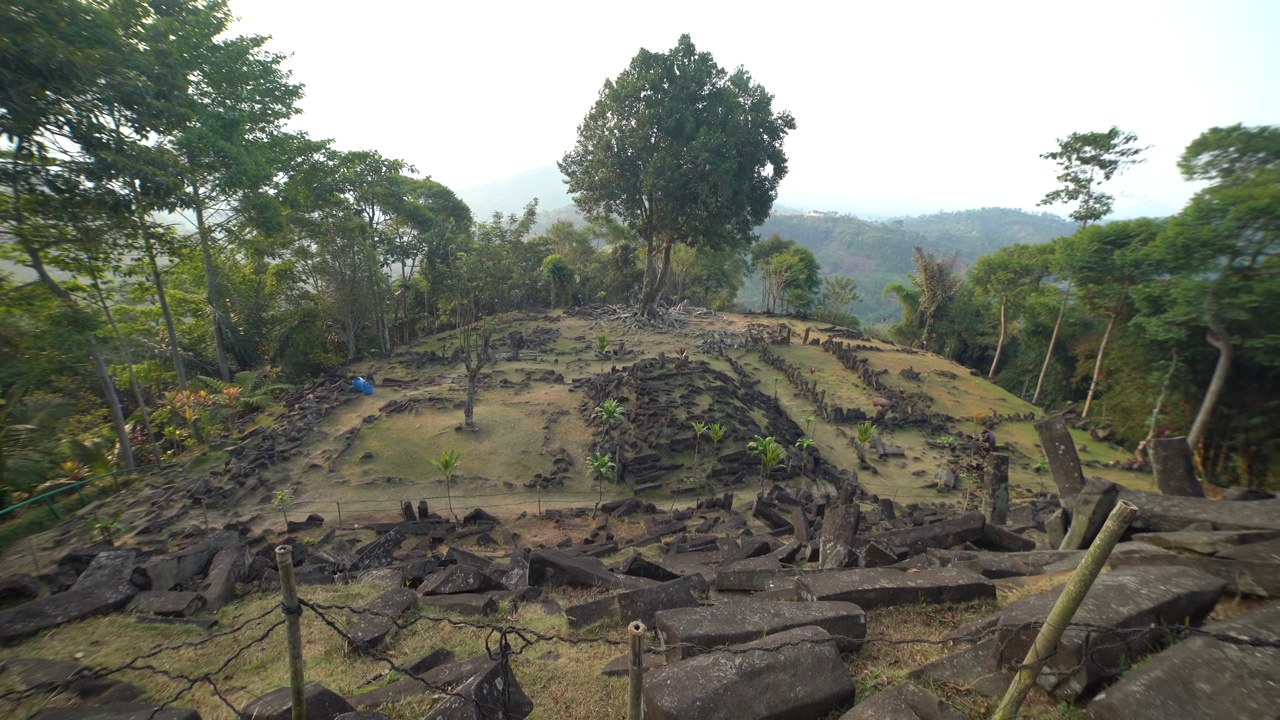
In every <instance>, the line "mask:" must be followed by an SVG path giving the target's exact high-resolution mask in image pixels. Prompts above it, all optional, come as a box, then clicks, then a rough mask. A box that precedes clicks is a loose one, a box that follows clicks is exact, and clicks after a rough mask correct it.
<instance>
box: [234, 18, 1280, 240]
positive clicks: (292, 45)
mask: <svg viewBox="0 0 1280 720" xmlns="http://www.w3.org/2000/svg"><path fill="white" fill-rule="evenodd" d="M232 9H233V10H234V11H235V12H236V14H237V15H239V16H240V18H241V20H240V22H239V23H238V25H237V26H236V30H238V31H239V32H241V33H256V34H264V35H271V36H273V37H274V40H273V42H272V43H271V45H270V47H271V48H272V49H274V50H276V51H279V52H287V53H292V54H293V57H292V58H291V59H290V60H289V61H288V64H287V67H288V68H289V69H291V70H292V71H293V73H294V77H295V79H296V80H298V81H300V82H302V83H304V84H305V85H306V88H307V90H306V98H305V99H304V100H303V102H302V107H303V109H304V111H305V114H304V116H303V117H301V118H300V119H299V120H298V121H297V123H296V126H297V127H299V128H301V129H305V130H307V131H308V132H310V133H311V134H312V135H314V136H317V137H327V138H333V139H334V140H335V141H336V143H337V145H338V146H339V147H341V148H344V149H365V148H367V149H376V150H379V151H381V152H382V153H384V154H386V155H390V156H393V157H399V158H402V159H404V160H407V161H409V162H410V163H412V164H414V165H416V166H417V167H418V169H419V171H420V172H422V173H423V174H427V175H431V176H432V177H434V178H435V179H436V180H438V181H440V182H442V183H444V184H446V185H448V186H450V187H453V188H455V189H460V188H465V187H469V186H473V185H479V184H483V183H485V182H488V181H492V180H497V179H501V178H504V177H508V176H511V175H515V174H518V173H521V172H523V171H526V170H530V169H533V168H537V167H540V166H546V165H550V164H552V163H554V162H555V161H556V160H558V159H559V158H560V157H561V155H563V153H564V152H565V151H566V150H567V149H568V148H569V147H570V146H571V145H572V143H573V140H574V133H575V130H576V128H577V125H578V123H579V122H580V121H581V120H582V117H583V116H584V115H585V114H586V112H587V110H588V109H589V108H590V106H591V104H592V103H593V102H594V101H595V99H596V97H597V94H598V92H599V90H600V87H601V85H602V84H603V82H604V81H605V80H606V79H608V78H611V77H614V76H615V75H617V74H618V72H620V71H621V70H622V69H623V68H625V67H626V65H627V63H628V62H629V61H630V59H631V58H632V57H633V56H634V55H635V53H636V51H637V50H638V49H639V48H641V47H647V48H649V49H650V50H655V51H661V50H666V49H668V48H670V47H671V46H673V45H674V44H675V42H676V40H677V39H678V37H679V36H680V34H681V33H685V32H687V33H690V34H691V35H692V37H693V41H694V44H695V45H697V46H698V48H699V49H700V50H707V51H710V52H711V53H712V54H713V55H714V56H715V58H716V60H717V61H718V62H719V63H720V64H721V65H722V66H724V67H726V68H730V69H732V68H734V67H736V66H738V65H742V66H744V67H746V68H747V70H749V71H750V72H751V73H752V75H753V76H754V77H755V79H756V80H757V81H758V82H760V83H761V84H763V85H764V87H765V88H766V89H768V90H769V91H770V92H771V93H773V94H774V96H775V101H774V106H775V108H779V109H786V110H790V111H791V112H792V113H793V114H794V115H795V117H796V122H797V125H798V128H797V129H796V131H795V132H794V133H792V134H791V135H790V136H789V137H788V138H787V141H786V151H787V154H788V156H789V157H790V159H791V172H790V174H789V175H788V177H787V178H786V179H785V180H784V181H783V184H782V187H781V191H780V202H782V203H785V204H789V205H798V206H801V207H805V208H816V209H833V210H844V211H853V212H860V213H867V214H884V215H890V214H904V213H911V214H914V213H926V212H933V211H936V210H956V209H964V208H973V207H986V206H1000V207H1019V208H1025V209H1035V207H1034V206H1035V203H1036V201H1037V200H1038V199H1039V198H1040V197H1041V196H1043V195H1044V193H1045V192H1047V191H1048V190H1050V189H1052V188H1053V186H1054V175H1055V172H1054V166H1053V165H1052V164H1051V163H1049V162H1047V161H1044V160H1041V159H1040V158H1039V157H1038V156H1039V154H1040V153H1042V152H1046V151H1048V150H1052V149H1053V148H1054V147H1055V143H1054V141H1055V139H1056V138H1059V137H1065V136H1066V135H1067V134H1069V133H1071V132H1073V131H1089V130H1105V129H1107V128H1108V127H1110V126H1111V125H1119V126H1120V127H1121V128H1122V129H1124V130H1127V131H1130V132H1134V133H1137V134H1138V136H1139V139H1140V140H1141V142H1142V144H1144V145H1151V146H1152V147H1151V149H1150V150H1149V151H1148V152H1147V153H1146V158H1147V162H1146V163H1145V164H1144V165H1141V166H1138V167H1136V168H1133V169H1131V170H1129V171H1128V172H1127V173H1126V174H1125V175H1123V176H1121V177H1120V178H1118V179H1117V180H1116V181H1115V182H1113V183H1112V184H1111V186H1110V189H1111V191H1112V192H1114V193H1116V194H1117V195H1119V196H1120V197H1119V200H1118V202H1117V211H1118V212H1117V215H1121V216H1124V215H1132V214H1142V213H1149V214H1162V213H1167V212H1174V211H1176V210H1177V209H1179V208H1180V207H1181V206H1182V204H1183V203H1184V202H1185V200H1186V199H1187V197H1189V196H1190V194H1191V192H1192V188H1191V187H1189V186H1188V185H1187V184H1186V183H1184V182H1183V181H1182V179H1181V177H1180V176H1179V175H1178V172H1177V168H1176V167H1175V165H1174V163H1175V162H1176V160H1177V157H1178V155H1179V154H1180V153H1181V151H1182V149H1183V148H1184V147H1185V146H1186V145H1187V143H1189V142H1190V141H1191V140H1193V139H1194V138H1195V137H1196V136H1197V135H1199V134H1200V133H1201V132H1202V131H1204V130H1205V129H1207V128H1209V127H1212V126H1215V125H1229V124H1233V123H1236V122H1244V123H1246V124H1249V125H1259V124H1276V123H1280V41H1278V40H1277V38H1280V2H1277V1H1276V0H1255V1H1248V0H1204V1H1201V2H1172V1H1168V0H1160V1H1155V2H1132V1H1127V0H1110V1H1109V2H1108V1H1103V2H1097V1H1095V0H1082V1H1070V2H1068V1H1066V0H1055V1H1054V2H1034V1H1031V2H1028V1H1027V0H1022V1H1020V2H976V1H970V2H954V1H951V2H890V1H888V0H876V1H865V0H864V1H860V2H847V1H846V2H842V3H834V2H833V3H810V2H772V3H755V2H702V1H699V0H684V1H683V2H629V3H614V2H581V3H574V2H558V1H554V0H543V1H542V2H483V1H471V2H466V1H463V2H458V1H451V2H444V1H442V0H431V1H429V2H428V1H416V2H415V1H410V0H396V1H392V0H365V1H364V2H351V1H350V0H344V1H343V2H331V1H326V0H232ZM1054 211H1055V212H1059V213H1063V214H1065V210H1064V209H1062V208H1057V209H1054Z"/></svg>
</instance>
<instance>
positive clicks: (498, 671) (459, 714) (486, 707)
mask: <svg viewBox="0 0 1280 720" xmlns="http://www.w3.org/2000/svg"><path fill="white" fill-rule="evenodd" d="M531 712H533V701H532V700H530V699H529V696H528V695H526V694H525V692H524V689H523V688H521V687H520V683H519V682H517V680H516V677H515V675H513V674H511V673H510V672H504V671H503V667H502V664H501V663H500V662H498V661H497V660H490V661H489V662H488V663H487V664H485V665H484V666H483V667H482V668H481V670H480V671H479V672H477V673H475V674H474V675H472V676H471V677H469V678H468V679H467V680H466V681H464V682H463V683H462V684H461V685H459V686H457V687H455V688H453V689H452V690H451V691H450V694H449V695H448V696H446V697H444V698H442V699H441V700H440V701H439V702H437V703H436V704H435V705H433V706H432V707H431V711H430V712H428V713H427V714H426V716H425V717H424V718H423V720H523V718H525V717H527V716H528V715H529V713H531Z"/></svg>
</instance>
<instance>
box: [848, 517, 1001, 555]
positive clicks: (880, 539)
mask: <svg viewBox="0 0 1280 720" xmlns="http://www.w3.org/2000/svg"><path fill="white" fill-rule="evenodd" d="M986 524H987V520H986V518H985V517H983V516H982V513H980V512H971V513H965V514H964V515H960V516H959V517H953V518H948V519H946V520H943V521H942V522H936V523H930V524H928V525H920V526H919V527H909V528H904V529H902V530H890V531H889V532H882V533H876V534H874V535H867V536H866V537H865V538H864V539H865V540H866V541H867V542H876V543H879V544H880V545H882V546H884V547H893V548H899V549H900V550H901V551H902V553H905V555H901V556H899V557H898V559H899V560H903V559H906V558H907V557H910V556H911V555H918V554H919V553H922V552H924V551H925V550H926V549H928V548H949V547H954V546H956V545H962V544H964V543H967V542H971V541H974V540H977V539H979V538H981V537H982V528H983V527H984V526H985V525H986ZM864 565H865V563H864Z"/></svg>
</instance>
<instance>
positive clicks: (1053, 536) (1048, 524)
mask: <svg viewBox="0 0 1280 720" xmlns="http://www.w3.org/2000/svg"><path fill="white" fill-rule="evenodd" d="M1068 522H1069V521H1068V518H1067V511H1066V509H1065V508H1058V509H1057V510H1054V511H1053V513H1052V514H1051V515H1049V517H1047V518H1045V521H1044V534H1045V537H1046V538H1048V540H1049V547H1051V548H1058V547H1062V541H1064V540H1066V539H1067V523H1068Z"/></svg>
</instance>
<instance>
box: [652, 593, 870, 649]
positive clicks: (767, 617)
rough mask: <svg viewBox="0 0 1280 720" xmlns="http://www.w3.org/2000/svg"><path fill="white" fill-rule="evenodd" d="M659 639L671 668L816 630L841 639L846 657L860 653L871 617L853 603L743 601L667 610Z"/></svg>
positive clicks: (658, 623)
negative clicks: (766, 638) (716, 651)
mask: <svg viewBox="0 0 1280 720" xmlns="http://www.w3.org/2000/svg"><path fill="white" fill-rule="evenodd" d="M655 625H656V627H657V630H658V635H659V637H661V638H662V642H663V644H664V645H666V646H667V659H668V660H669V661H671V662H675V661H676V660H680V659H681V658H687V657H693V656H694V655H700V654H702V653H703V652H706V649H707V648H713V647H719V646H721V645H733V644H735V643H740V642H745V641H747V640H750V639H752V638H758V637H761V636H763V635H772V634H774V633H779V632H782V631H784V630H791V629H792V628H798V627H804V626H806V625H813V626H816V627H820V628H822V629H823V630H825V631H827V632H828V633H830V634H831V635H832V636H834V637H835V641H836V647H837V648H839V649H840V650H841V651H842V652H851V651H853V650H856V649H857V648H858V646H859V644H860V642H859V641H860V640H862V639H863V638H865V637H866V636H867V614H866V613H865V612H863V610H862V608H860V607H858V606H857V605H854V604H853V603H848V602H785V603H779V602H766V601H759V600H751V599H747V600H742V601H740V602H726V603H721V604H719V605H711V606H708V607H697V608H679V609H675V610H663V611H662V612H659V613H658V614H657V615H656V623H655Z"/></svg>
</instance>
